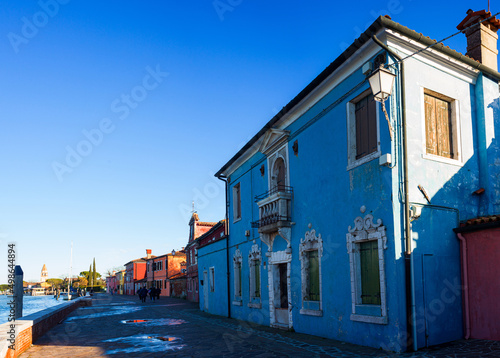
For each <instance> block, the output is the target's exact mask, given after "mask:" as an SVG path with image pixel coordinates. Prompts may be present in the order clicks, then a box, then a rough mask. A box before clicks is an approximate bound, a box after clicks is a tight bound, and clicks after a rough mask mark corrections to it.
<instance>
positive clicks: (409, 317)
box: [372, 35, 417, 351]
mask: <svg viewBox="0 0 500 358" xmlns="http://www.w3.org/2000/svg"><path fill="white" fill-rule="evenodd" d="M372 40H373V41H374V42H375V43H376V44H377V45H379V46H380V47H382V48H383V49H384V50H386V51H387V52H388V53H389V54H390V55H391V56H393V57H394V58H396V59H397V60H398V62H399V63H400V65H401V71H400V72H401V78H400V81H401V112H402V116H401V117H402V118H401V122H402V127H403V134H402V137H403V138H402V141H403V168H404V169H403V192H404V229H405V230H404V231H405V242H406V245H405V246H406V251H405V282H406V322H407V323H406V327H407V331H408V334H409V336H410V338H409V340H408V343H412V344H413V350H414V351H417V332H416V325H415V321H414V320H415V287H414V285H413V284H412V283H413V278H412V272H413V267H412V261H413V259H412V251H413V249H412V242H411V222H410V198H409V190H408V140H407V131H406V94H405V71H404V62H403V59H402V58H401V57H400V56H399V55H398V54H396V53H395V52H393V51H392V50H391V49H389V47H388V46H387V45H385V44H384V43H382V42H381V41H380V40H379V39H378V38H377V37H376V36H375V35H373V36H372ZM408 346H409V345H407V348H408Z"/></svg>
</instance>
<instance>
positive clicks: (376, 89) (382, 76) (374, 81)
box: [368, 65, 396, 103]
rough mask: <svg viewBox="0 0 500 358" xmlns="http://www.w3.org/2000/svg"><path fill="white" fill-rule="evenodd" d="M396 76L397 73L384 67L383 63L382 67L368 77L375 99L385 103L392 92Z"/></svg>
mask: <svg viewBox="0 0 500 358" xmlns="http://www.w3.org/2000/svg"><path fill="white" fill-rule="evenodd" d="M395 78H396V75H395V74H394V73H392V72H391V71H389V70H388V69H386V68H384V66H383V65H380V67H379V68H378V69H376V70H375V71H374V72H373V73H372V74H371V75H370V77H368V81H369V82H370V87H371V89H372V93H373V98H374V99H375V101H378V102H382V103H384V101H385V100H386V99H387V98H389V96H390V95H391V93H392V86H393V85H394V79H395Z"/></svg>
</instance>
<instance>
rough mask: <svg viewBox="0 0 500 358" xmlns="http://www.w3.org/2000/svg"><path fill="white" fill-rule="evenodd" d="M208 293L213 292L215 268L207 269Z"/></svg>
mask: <svg viewBox="0 0 500 358" xmlns="http://www.w3.org/2000/svg"><path fill="white" fill-rule="evenodd" d="M209 274H210V275H209V281H210V292H214V291H215V267H210V268H209Z"/></svg>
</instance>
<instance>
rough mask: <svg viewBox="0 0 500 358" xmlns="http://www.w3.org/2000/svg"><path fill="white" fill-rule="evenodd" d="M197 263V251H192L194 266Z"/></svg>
mask: <svg viewBox="0 0 500 358" xmlns="http://www.w3.org/2000/svg"><path fill="white" fill-rule="evenodd" d="M197 263H198V249H194V264H195V265H196V264H197Z"/></svg>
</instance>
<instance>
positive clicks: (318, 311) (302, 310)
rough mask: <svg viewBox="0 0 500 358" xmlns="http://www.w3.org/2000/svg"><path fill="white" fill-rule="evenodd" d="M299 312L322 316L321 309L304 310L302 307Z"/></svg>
mask: <svg viewBox="0 0 500 358" xmlns="http://www.w3.org/2000/svg"><path fill="white" fill-rule="evenodd" d="M300 314H303V315H306V316H316V317H323V310H306V309H304V308H302V309H301V310H300Z"/></svg>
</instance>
